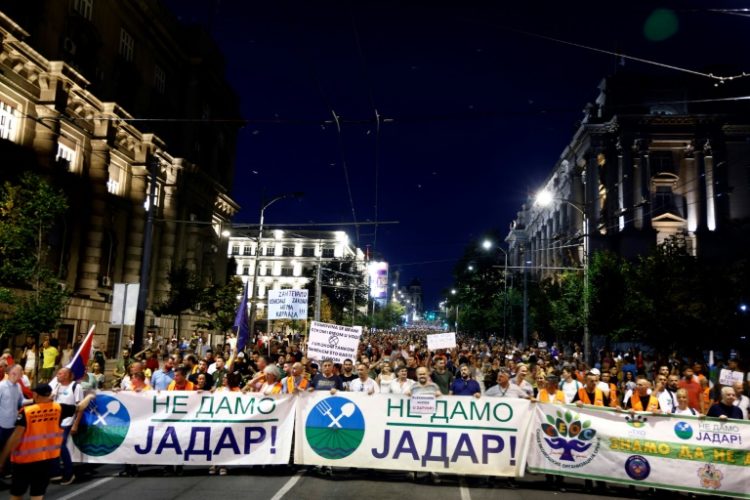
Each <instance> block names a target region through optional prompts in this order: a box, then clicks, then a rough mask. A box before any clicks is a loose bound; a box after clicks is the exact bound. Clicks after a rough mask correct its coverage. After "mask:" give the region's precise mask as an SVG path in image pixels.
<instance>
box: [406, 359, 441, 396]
mask: <svg viewBox="0 0 750 500" xmlns="http://www.w3.org/2000/svg"><path fill="white" fill-rule="evenodd" d="M404 394H405V395H407V396H413V395H415V394H434V395H435V397H439V396H440V395H441V394H443V391H442V390H440V387H438V385H437V384H436V383H435V382H433V381H432V380H430V375H429V373H428V372H427V368H425V367H424V366H420V367H419V368H417V383H416V384H414V385H413V386H411V388H410V389H409V390H408V391H407V392H405V393H404Z"/></svg>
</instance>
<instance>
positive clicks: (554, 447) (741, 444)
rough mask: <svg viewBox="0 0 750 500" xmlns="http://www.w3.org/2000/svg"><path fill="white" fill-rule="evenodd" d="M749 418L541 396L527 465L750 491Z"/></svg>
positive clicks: (681, 486)
mask: <svg viewBox="0 0 750 500" xmlns="http://www.w3.org/2000/svg"><path fill="white" fill-rule="evenodd" d="M749 444H750V422H746V421H743V420H719V419H713V418H698V417H693V416H685V415H671V414H670V415H666V414H665V415H654V414H651V413H635V414H631V413H629V412H618V411H615V410H609V409H595V408H594V407H590V406H587V407H583V408H578V407H576V406H572V405H567V406H561V405H552V404H542V403H539V404H537V405H536V407H535V408H534V418H533V419H532V427H531V429H530V431H529V455H528V461H527V464H528V470H529V472H533V473H544V474H560V475H564V476H572V477H578V478H585V479H593V480H599V481H608V482H616V483H623V484H631V485H636V486H643V487H654V488H664V489H670V490H679V491H687V492H692V493H699V494H715V495H724V496H734V497H740V498H750V447H749V446H748V445H749Z"/></svg>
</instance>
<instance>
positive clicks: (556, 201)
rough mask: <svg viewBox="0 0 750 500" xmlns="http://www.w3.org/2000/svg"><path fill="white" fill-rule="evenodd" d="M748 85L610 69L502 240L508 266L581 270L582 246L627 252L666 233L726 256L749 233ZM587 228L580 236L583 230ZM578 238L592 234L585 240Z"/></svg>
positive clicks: (737, 252)
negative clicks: (537, 194)
mask: <svg viewBox="0 0 750 500" xmlns="http://www.w3.org/2000/svg"><path fill="white" fill-rule="evenodd" d="M747 87H748V86H747V84H746V83H744V81H743V82H736V83H733V82H729V83H728V84H727V85H719V84H717V85H716V86H715V85H714V82H713V81H709V80H707V79H696V78H693V77H689V78H687V77H684V78H683V77H680V78H674V77H671V78H662V77H659V78H657V77H648V76H644V75H638V74H632V73H620V74H617V75H614V76H613V77H609V78H607V79H605V80H603V81H602V82H601V84H600V86H599V95H598V97H597V99H596V101H595V102H594V103H593V104H589V105H587V106H586V109H585V111H584V118H583V120H582V121H581V124H580V126H579V127H578V130H577V131H576V133H575V134H574V136H573V138H572V139H571V141H570V144H569V145H568V146H567V147H566V148H565V150H564V151H563V152H562V154H561V155H560V158H559V160H558V161H557V163H556V164H555V165H554V167H553V169H552V172H551V174H550V176H549V177H548V178H547V180H546V182H545V183H544V184H543V185H541V186H539V190H545V191H547V192H548V193H549V198H550V199H551V203H550V204H548V205H547V206H542V205H540V204H539V203H536V202H535V200H534V196H533V195H532V196H530V198H529V201H528V202H527V203H526V204H525V205H523V206H522V207H521V210H520V211H519V212H518V215H517V217H516V219H515V220H514V221H513V222H512V224H511V229H510V232H509V234H508V236H507V238H506V241H507V242H508V244H509V249H510V265H513V266H519V267H523V266H524V265H526V266H527V267H528V268H529V269H536V270H538V271H539V272H541V273H542V274H543V275H544V274H546V275H550V274H554V273H556V272H558V271H559V269H560V268H564V267H580V266H581V265H582V263H583V261H582V259H583V257H584V251H583V244H584V243H586V244H588V245H589V249H588V250H589V251H596V250H600V249H607V250H611V251H614V252H615V253H617V254H619V255H622V256H625V257H628V258H631V257H634V256H636V255H639V254H642V253H645V252H646V251H648V250H649V249H650V248H652V247H654V246H655V245H656V244H658V243H661V242H662V241H664V240H665V239H666V238H668V237H679V238H683V239H684V241H685V242H686V244H687V246H688V248H689V249H690V251H691V252H692V253H693V254H694V255H700V256H705V257H708V258H716V257H719V256H721V257H722V258H733V257H737V256H741V255H743V253H746V251H747V250H746V249H747V245H748V243H749V241H748V239H749V238H748V236H749V235H750V119H748V116H750V115H748V111H749V110H750V109H749V108H750V106H748V105H747V104H746V103H745V102H744V101H739V100H735V99H732V98H731V96H736V95H746V94H747ZM586 223H588V231H587V228H586ZM587 233H588V235H589V236H590V238H588V239H587V238H585V235H586V234H587Z"/></svg>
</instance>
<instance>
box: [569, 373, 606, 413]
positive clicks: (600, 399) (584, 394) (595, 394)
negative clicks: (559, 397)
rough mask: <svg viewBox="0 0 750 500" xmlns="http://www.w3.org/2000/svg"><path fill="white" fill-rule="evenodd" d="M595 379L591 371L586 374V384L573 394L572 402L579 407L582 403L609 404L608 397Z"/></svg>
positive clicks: (593, 404)
mask: <svg viewBox="0 0 750 500" xmlns="http://www.w3.org/2000/svg"><path fill="white" fill-rule="evenodd" d="M596 380H597V376H596V374H594V373H592V372H588V373H587V374H586V384H584V386H583V387H581V388H580V389H578V392H577V393H576V395H575V396H573V403H576V405H577V406H578V407H579V408H580V407H582V406H583V405H592V406H609V398H608V397H607V396H605V395H604V391H602V390H601V389H600V388H599V387H598V385H597V381H596Z"/></svg>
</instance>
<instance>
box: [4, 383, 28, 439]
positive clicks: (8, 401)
mask: <svg viewBox="0 0 750 500" xmlns="http://www.w3.org/2000/svg"><path fill="white" fill-rule="evenodd" d="M22 404H23V394H22V393H21V388H20V387H18V384H14V383H12V382H11V381H10V380H3V381H2V382H0V427H2V428H3V429H13V428H15V426H16V417H17V416H18V409H19V408H21V405H22Z"/></svg>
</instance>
